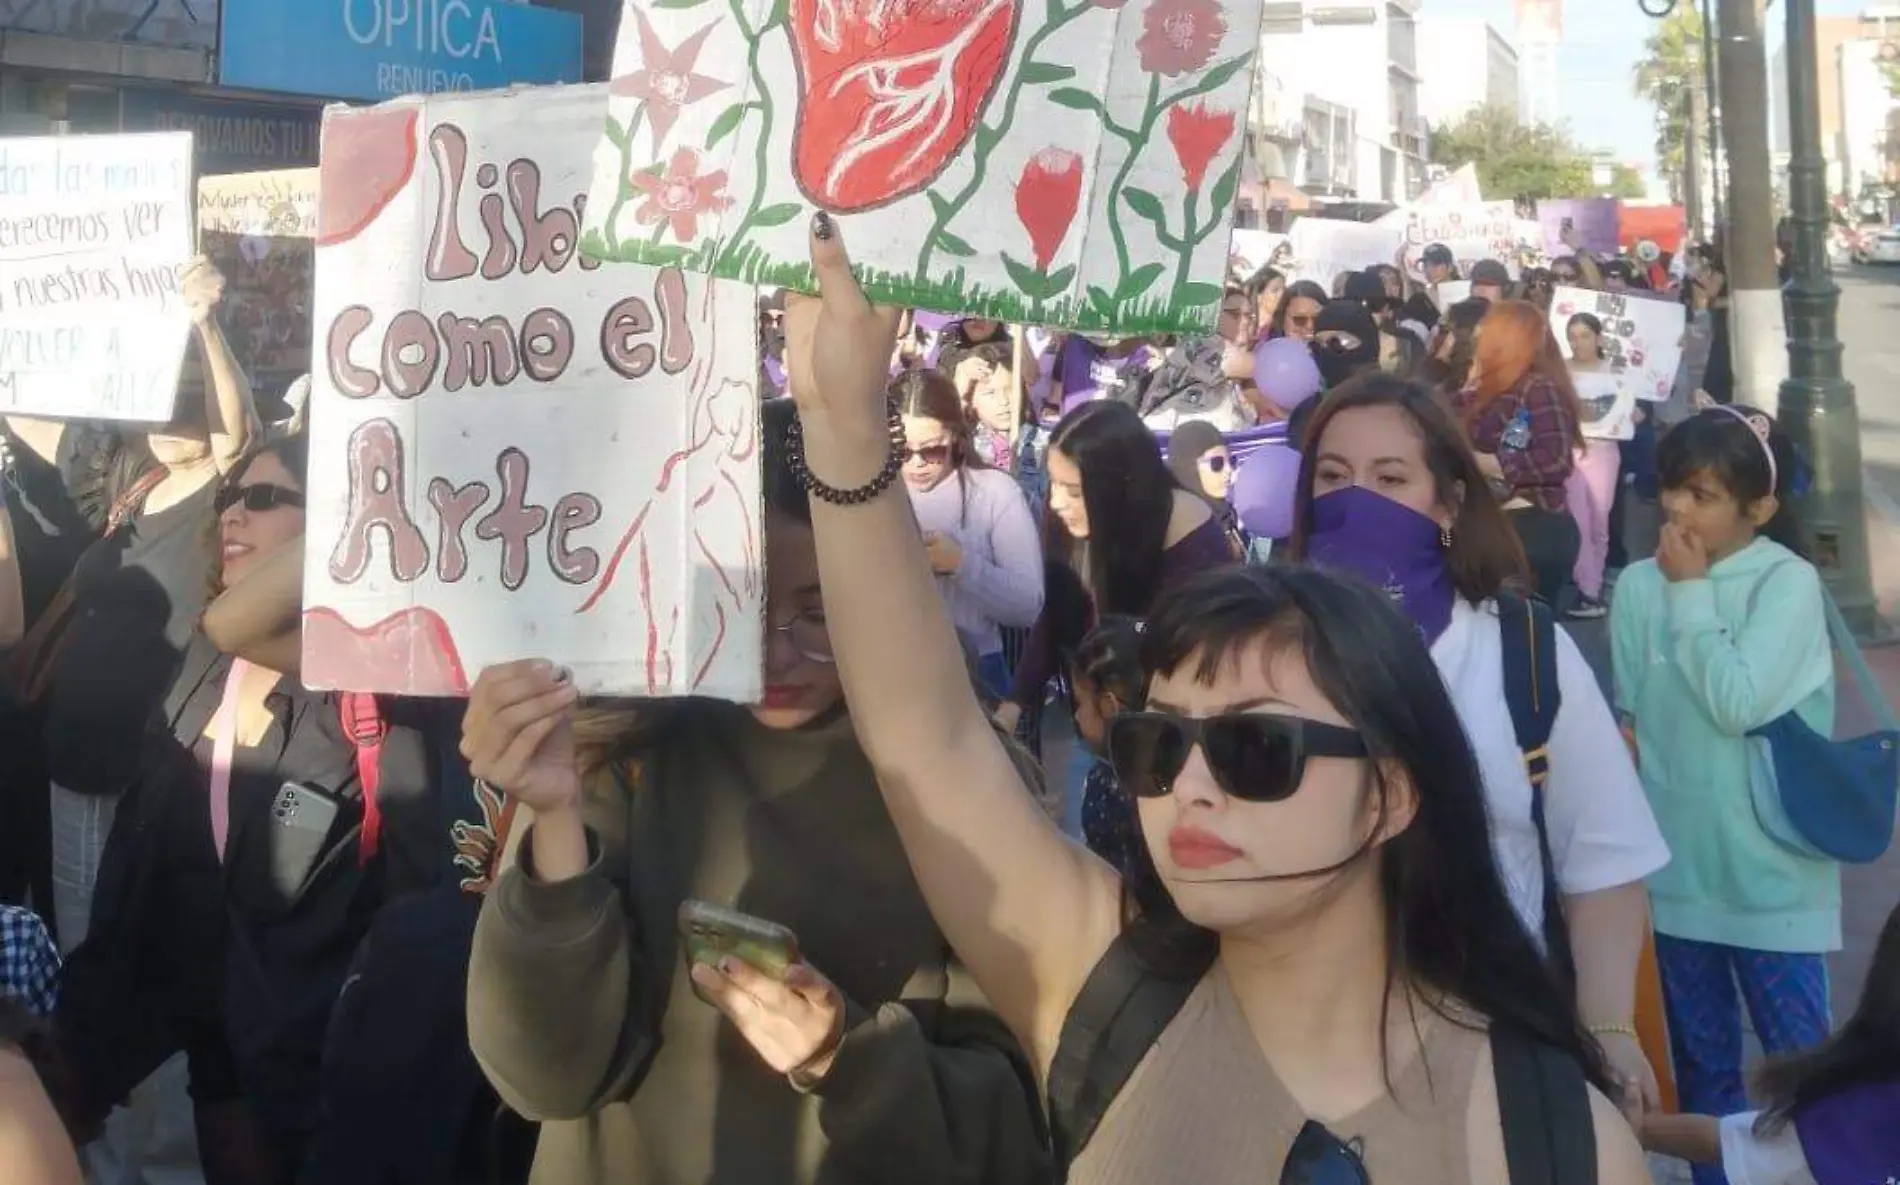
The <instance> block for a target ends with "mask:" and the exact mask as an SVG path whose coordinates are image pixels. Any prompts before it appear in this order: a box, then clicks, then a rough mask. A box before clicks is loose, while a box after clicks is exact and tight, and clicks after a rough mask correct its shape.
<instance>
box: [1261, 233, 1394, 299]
mask: <svg viewBox="0 0 1900 1185" xmlns="http://www.w3.org/2000/svg"><path fill="white" fill-rule="evenodd" d="M1403 241H1404V230H1403V228H1402V227H1398V226H1394V225H1391V224H1387V223H1379V222H1346V221H1343V220H1341V219H1336V218H1302V219H1300V220H1299V221H1298V222H1295V223H1294V224H1293V230H1292V233H1291V234H1290V235H1289V236H1288V242H1289V243H1290V244H1291V245H1292V247H1293V272H1292V275H1291V276H1290V278H1291V279H1295V280H1311V281H1312V282H1313V283H1315V284H1318V285H1319V286H1320V287H1321V288H1324V289H1326V290H1327V291H1328V292H1331V291H1332V290H1333V280H1334V279H1335V278H1336V277H1337V276H1338V275H1339V273H1341V272H1360V271H1364V270H1365V269H1367V268H1369V267H1375V266H1377V265H1379V264H1382V263H1385V264H1389V263H1392V262H1394V261H1395V260H1396V259H1397V258H1398V255H1399V244H1400V243H1402V242H1403Z"/></svg>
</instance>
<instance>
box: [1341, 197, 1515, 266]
mask: <svg viewBox="0 0 1900 1185" xmlns="http://www.w3.org/2000/svg"><path fill="white" fill-rule="evenodd" d="M1374 225H1378V226H1397V227H1399V228H1400V229H1401V230H1402V231H1403V233H1404V242H1405V269H1406V271H1407V272H1409V273H1410V274H1411V275H1412V277H1413V278H1414V279H1418V280H1423V279H1424V278H1425V266H1424V263H1423V261H1422V260H1421V259H1420V256H1422V255H1424V253H1425V248H1427V247H1429V246H1431V245H1433V244H1434V243H1442V244H1444V245H1445V246H1446V247H1448V248H1450V250H1451V256H1452V258H1453V259H1454V260H1456V261H1457V265H1458V270H1459V272H1460V273H1461V274H1462V273H1468V272H1470V270H1471V265H1472V264H1474V263H1477V262H1479V261H1481V260H1485V259H1495V260H1497V261H1498V262H1499V263H1501V264H1503V265H1504V266H1505V268H1506V269H1507V270H1509V272H1510V273H1511V278H1512V279H1516V278H1517V207H1516V206H1514V205H1512V204H1511V203H1510V202H1476V203H1472V204H1468V205H1457V206H1453V205H1432V206H1408V207H1405V208H1403V209H1399V210H1394V211H1392V212H1391V213H1390V214H1387V215H1386V216H1385V217H1383V218H1381V219H1379V220H1378V222H1377V223H1375V224H1374Z"/></svg>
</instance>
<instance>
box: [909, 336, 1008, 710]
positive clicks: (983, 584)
mask: <svg viewBox="0 0 1900 1185" xmlns="http://www.w3.org/2000/svg"><path fill="white" fill-rule="evenodd" d="M891 398H892V399H894V400H896V402H897V407H898V411H899V413H900V414H901V415H902V416H903V418H904V439H905V447H904V486H905V488H906V489H908V490H909V491H910V501H911V505H912V506H913V507H914V508H915V509H916V511H917V523H918V525H919V526H921V527H922V528H923V532H924V546H925V548H926V549H927V550H928V551H929V553H930V567H931V570H932V571H934V572H936V574H937V581H938V585H939V587H940V588H941V590H942V592H943V600H944V605H945V607H946V608H948V609H949V610H950V616H951V617H952V618H953V619H955V621H956V623H957V632H958V633H959V634H961V635H962V636H963V640H964V642H965V643H967V644H968V645H969V647H970V649H971V651H972V653H974V654H975V655H976V661H977V674H978V676H979V677H980V678H981V679H982V681H983V686H984V687H985V688H987V689H988V690H989V692H990V694H991V695H993V696H995V697H996V698H997V699H998V700H1000V699H1002V698H1003V697H1004V696H1006V695H1008V694H1009V660H1008V659H1006V658H1005V657H1004V656H1003V629H1004V628H1005V627H1013V628H1019V629H1027V628H1028V627H1029V626H1032V625H1034V624H1036V615H1037V614H1039V613H1040V612H1042V541H1041V539H1040V538H1039V537H1038V535H1037V533H1036V520H1035V518H1034V517H1033V516H1032V515H1031V514H1030V513H1029V503H1028V502H1027V501H1026V500H1025V499H1024V498H1023V492H1022V490H1021V488H1020V487H1018V486H1017V484H1016V479H1015V478H1013V477H1011V476H1010V475H1009V474H1007V473H1005V472H1003V471H1002V470H1000V469H992V468H990V467H989V466H988V465H985V464H984V463H983V458H982V457H981V456H980V455H979V454H978V452H977V450H976V445H975V441H974V440H973V438H972V432H973V428H972V425H971V423H970V420H969V417H968V416H967V415H966V414H965V411H964V404H963V400H962V399H960V398H959V397H958V394H957V389H956V387H955V385H954V384H952V383H951V381H950V380H949V379H947V378H945V377H944V376H943V375H942V374H940V373H939V372H937V371H934V370H913V371H906V372H905V373H903V374H901V375H899V376H897V378H896V379H894V380H892V382H891Z"/></svg>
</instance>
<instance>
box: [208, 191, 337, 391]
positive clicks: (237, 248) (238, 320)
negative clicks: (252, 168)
mask: <svg viewBox="0 0 1900 1185" xmlns="http://www.w3.org/2000/svg"><path fill="white" fill-rule="evenodd" d="M316 237H317V170H315V169H281V170H277V171H274V172H266V173H226V174H222V175H219V176H213V177H204V178H201V179H200V180H199V181H198V247H199V249H200V250H201V251H203V252H204V253H205V254H206V255H208V256H210V257H211V261H212V262H213V263H215V264H217V265H218V270H219V271H221V272H223V273H224V299H223V300H222V301H220V302H219V304H218V323H219V324H220V325H222V326H223V327H224V334H225V337H226V339H227V340H228V341H229V342H230V345H231V349H232V351H233V352H234V353H236V355H237V359H238V362H239V363H240V364H241V365H242V366H244V367H245V369H246V370H247V371H248V372H249V373H250V376H251V383H252V385H253V386H254V387H256V388H257V389H258V392H259V394H260V395H261V394H270V395H276V394H277V393H278V392H280V391H281V390H283V388H284V387H285V386H286V385H287V384H288V383H289V382H290V381H291V380H292V379H294V378H296V377H297V376H298V375H301V374H304V373H306V372H307V371H309V369H310V292H311V286H312V285H311V274H312V268H313V266H314V251H315V248H316Z"/></svg>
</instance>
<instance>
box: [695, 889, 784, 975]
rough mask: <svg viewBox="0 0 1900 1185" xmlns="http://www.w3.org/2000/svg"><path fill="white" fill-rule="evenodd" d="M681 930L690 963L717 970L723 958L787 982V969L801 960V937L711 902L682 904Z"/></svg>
mask: <svg viewBox="0 0 1900 1185" xmlns="http://www.w3.org/2000/svg"><path fill="white" fill-rule="evenodd" d="M679 931H680V943H681V945H682V946H683V947H684V948H685V950H686V957H687V959H688V960H689V961H690V962H694V963H705V964H706V965H707V966H710V967H717V966H718V965H719V961H720V960H721V959H724V958H727V957H731V958H735V959H740V960H743V961H744V962H745V963H747V964H749V965H750V966H752V967H754V968H756V969H758V970H759V971H761V972H763V973H764V974H766V975H769V976H771V977H772V978H773V979H784V978H785V972H786V970H787V969H788V968H790V967H791V965H792V964H793V963H796V962H798V961H799V956H798V937H797V935H795V934H793V933H792V932H791V931H790V930H789V929H787V928H786V927H784V926H781V925H779V924H778V923H777V922H768V921H766V920H765V919H764V918H755V917H753V916H752V915H751V914H747V913H740V912H739V911H738V910H736V909H727V908H725V907H724V906H720V905H713V904H711V903H709V902H705V901H691V900H689V901H683V902H681V903H680V910H679ZM695 990H698V989H697V985H695Z"/></svg>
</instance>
